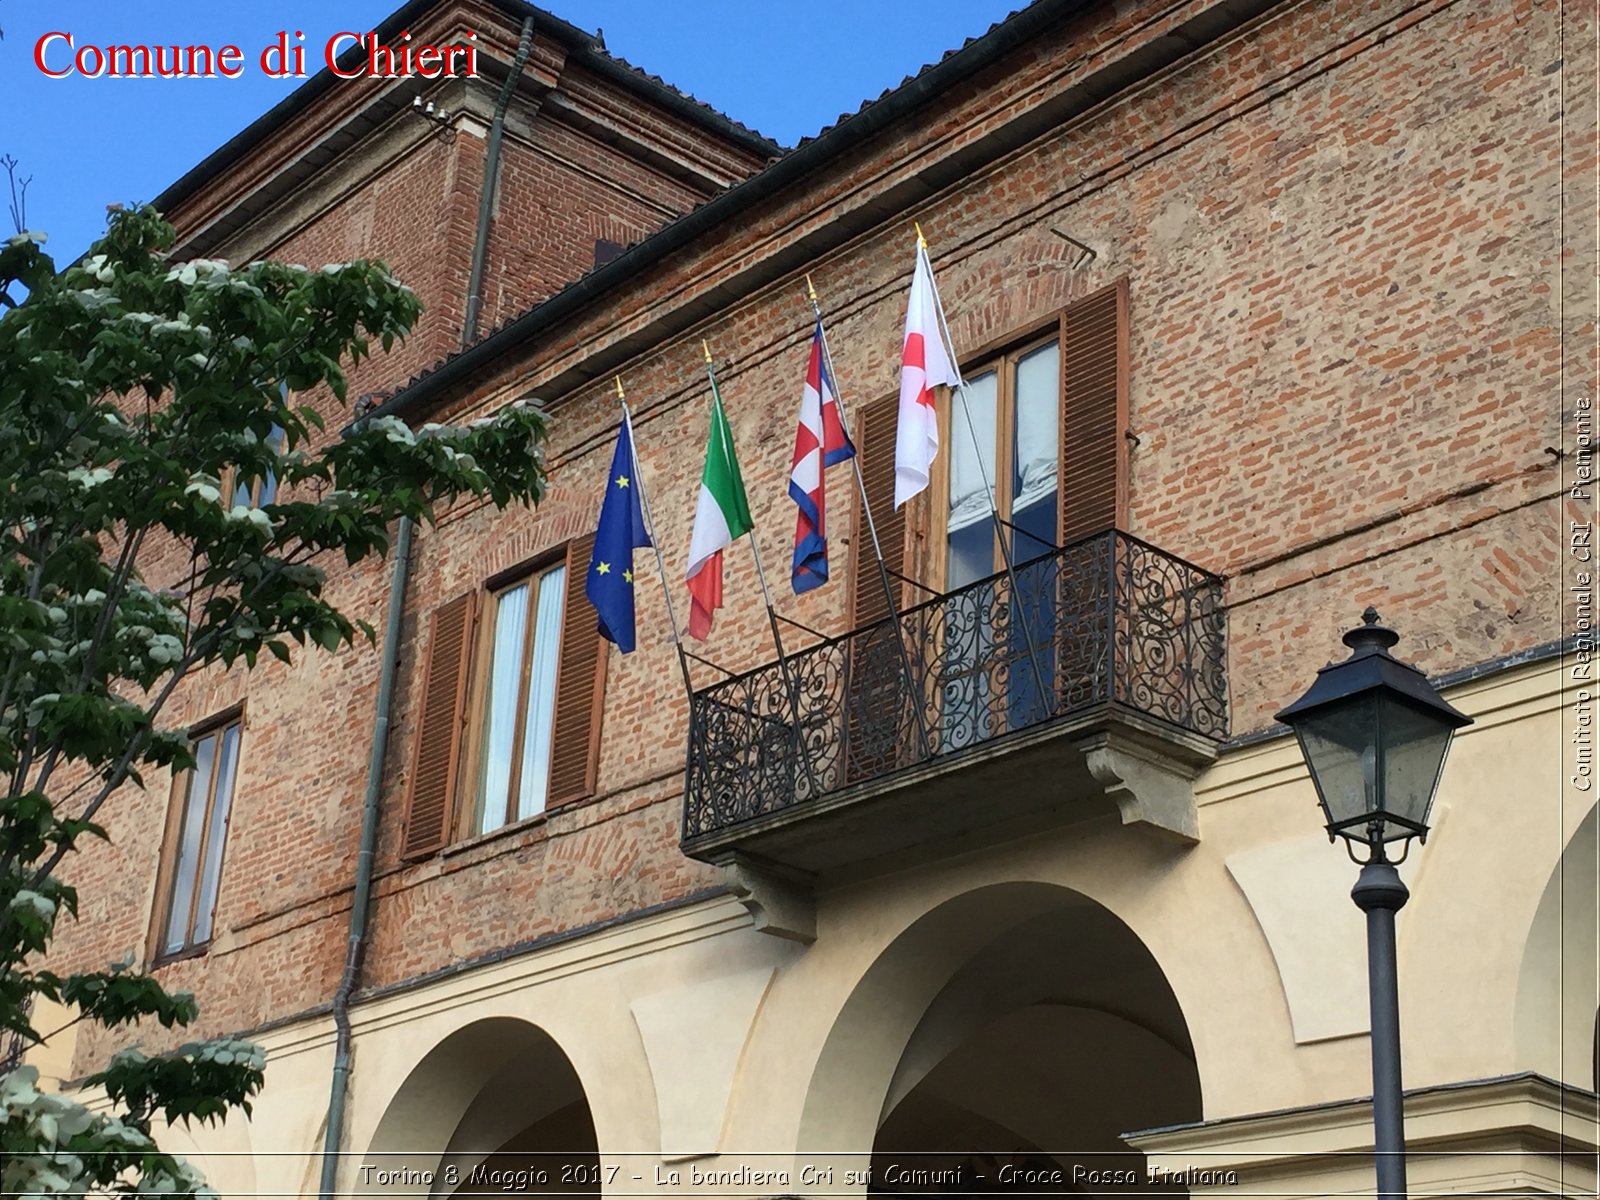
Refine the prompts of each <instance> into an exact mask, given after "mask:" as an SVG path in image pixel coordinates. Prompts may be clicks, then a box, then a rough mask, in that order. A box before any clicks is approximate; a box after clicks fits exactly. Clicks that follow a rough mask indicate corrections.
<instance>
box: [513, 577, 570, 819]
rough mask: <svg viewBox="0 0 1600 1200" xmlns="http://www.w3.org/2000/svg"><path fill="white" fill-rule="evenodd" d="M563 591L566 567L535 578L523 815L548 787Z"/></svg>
mask: <svg viewBox="0 0 1600 1200" xmlns="http://www.w3.org/2000/svg"><path fill="white" fill-rule="evenodd" d="M566 592H567V569H566V567H557V568H555V570H553V571H547V572H545V574H544V576H543V578H541V579H540V580H539V609H538V612H537V614H536V616H535V618H534V619H535V622H536V623H535V625H534V627H533V669H532V670H530V671H529V672H528V727H527V729H525V730H524V731H523V735H522V785H521V788H520V791H521V793H522V795H521V796H520V797H519V798H518V801H517V812H518V813H519V814H520V815H521V816H524V817H527V816H532V815H533V814H534V813H536V812H541V811H543V809H544V802H545V796H546V794H547V793H548V792H549V790H550V735H551V733H552V732H553V731H554V727H555V707H556V660H557V658H558V657H559V653H560V650H561V610H562V607H563V605H564V602H565V600H566Z"/></svg>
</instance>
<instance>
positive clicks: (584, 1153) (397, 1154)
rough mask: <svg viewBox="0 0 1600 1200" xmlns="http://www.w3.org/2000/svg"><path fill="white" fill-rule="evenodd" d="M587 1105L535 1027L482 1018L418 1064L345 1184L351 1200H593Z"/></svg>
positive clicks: (593, 1146)
mask: <svg viewBox="0 0 1600 1200" xmlns="http://www.w3.org/2000/svg"><path fill="white" fill-rule="evenodd" d="M599 1179H600V1165H599V1153H598V1145H597V1139H596V1137H595V1129H594V1120H593V1118H592V1116H591V1114H590V1111H589V1102H588V1097H587V1096H586V1094H585V1092H584V1089H583V1084H582V1082H581V1081H580V1080H579V1078H578V1074H577V1072H576V1071H575V1070H574V1069H573V1066H572V1063H571V1062H570V1061H569V1060H568V1058H567V1056H566V1054H565V1053H564V1052H563V1051H562V1049H561V1047H560V1046H558V1045H557V1044H556V1042H555V1040H554V1039H553V1038H552V1037H550V1035H549V1034H547V1033H545V1032H544V1030H542V1029H540V1028H539V1027H538V1026H536V1025H532V1024H530V1023H528V1022H526V1021H520V1020H517V1019H515V1018H512V1017H491V1018H487V1019H485V1020H481V1021H476V1022H473V1023H472V1024H470V1025H467V1026H465V1027H464V1028H462V1029H458V1030H456V1031H455V1032H454V1033H452V1034H450V1035H449V1036H448V1037H446V1038H444V1040H442V1041H441V1042H440V1043H439V1044H438V1045H436V1046H435V1047H434V1048H433V1049H432V1050H430V1051H429V1052H428V1053H427V1054H426V1055H424V1056H423V1058H422V1060H421V1061H420V1062H418V1063H417V1065H416V1067H415V1068H413V1069H412V1071H411V1073H410V1074H409V1075H408V1076H407V1077H406V1080H405V1082H404V1083H403V1084H402V1085H401V1086H400V1089H399V1090H398V1091H397V1092H396V1093H395V1095H394V1097H393V1099H392V1100H391V1101H390V1103H389V1106H388V1108H387V1109H386V1110H385V1111H384V1115H383V1117H382V1119H381V1120H380V1121H379V1122H378V1126H377V1129H376V1130H375V1132H374V1134H373V1137H372V1141H371V1144H370V1145H369V1147H368V1149H367V1152H366V1153H365V1154H364V1155H363V1158H362V1166H361V1168H359V1169H358V1171H357V1178H356V1179H355V1180H354V1181H353V1183H354V1190H355V1191H357V1192H359V1193H367V1194H372V1193H378V1192H390V1193H392V1192H393V1191H394V1189H395V1188H396V1187H397V1186H404V1187H406V1188H409V1189H413V1190H416V1189H420V1188H421V1187H424V1186H425V1187H426V1188H427V1189H428V1194H429V1195H433V1196H450V1195H454V1194H455V1193H456V1192H458V1191H460V1192H463V1193H477V1192H485V1191H487V1192H507V1193H513V1192H514V1193H519V1194H530V1193H531V1194H540V1193H550V1192H555V1193H561V1194H565V1195H587V1194H593V1195H598V1194H599V1191H600V1188H599Z"/></svg>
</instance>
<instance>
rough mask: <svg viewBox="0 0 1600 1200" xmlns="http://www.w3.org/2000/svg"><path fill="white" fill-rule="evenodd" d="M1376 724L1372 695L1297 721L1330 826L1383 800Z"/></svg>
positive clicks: (1313, 778)
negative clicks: (1379, 774) (1379, 792)
mask: <svg viewBox="0 0 1600 1200" xmlns="http://www.w3.org/2000/svg"><path fill="white" fill-rule="evenodd" d="M1377 725H1378V722H1377V707H1376V705H1375V704H1374V703H1373V700H1372V697H1371V696H1357V697H1354V698H1352V699H1351V700H1350V701H1349V702H1347V703H1344V704H1337V705H1331V706H1329V707H1327V708H1324V709H1321V710H1319V711H1317V712H1314V713H1310V714H1307V715H1306V716H1304V717H1301V718H1300V719H1299V720H1298V721H1297V722H1296V723H1295V732H1296V733H1297V734H1299V736H1300V748H1301V750H1302V751H1304V753H1305V756H1306V763H1307V764H1308V765H1309V766H1310V768H1311V778H1312V780H1313V781H1314V782H1315V783H1316V785H1317V795H1318V796H1320V797H1321V799H1322V807H1323V809H1324V810H1325V812H1326V815H1327V818H1328V824H1330V825H1337V824H1340V823H1341V822H1344V821H1348V820H1351V819H1352V818H1354V817H1359V816H1362V815H1364V814H1366V813H1370V812H1372V811H1374V810H1375V809H1376V808H1377V807H1378V805H1379V803H1380V797H1379V795H1378V778H1377V776H1378V754H1377V745H1378V729H1377Z"/></svg>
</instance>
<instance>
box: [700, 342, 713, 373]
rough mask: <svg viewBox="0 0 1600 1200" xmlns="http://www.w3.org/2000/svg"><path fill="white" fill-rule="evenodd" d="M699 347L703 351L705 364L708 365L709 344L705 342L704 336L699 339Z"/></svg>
mask: <svg viewBox="0 0 1600 1200" xmlns="http://www.w3.org/2000/svg"><path fill="white" fill-rule="evenodd" d="M700 349H702V350H704V351H705V355H706V365H707V366H710V365H711V346H710V345H709V344H708V343H707V342H706V340H705V338H701V339H700Z"/></svg>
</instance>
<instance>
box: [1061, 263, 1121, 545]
mask: <svg viewBox="0 0 1600 1200" xmlns="http://www.w3.org/2000/svg"><path fill="white" fill-rule="evenodd" d="M1127 427H1128V281H1127V280H1126V279H1122V280H1118V281H1117V282H1116V283H1114V284H1112V285H1111V286H1110V287H1107V288H1102V289H1101V290H1100V291H1098V292H1095V293H1094V294H1093V295H1092V296H1087V297H1085V298H1084V299H1082V300H1080V301H1078V302H1077V303H1076V304H1074V305H1072V306H1071V307H1070V308H1068V309H1066V311H1064V312H1063V313H1062V314H1061V544H1062V545H1067V544H1068V543H1070V542H1075V541H1077V540H1078V539H1079V538H1083V537H1088V536H1089V535H1091V534H1095V533H1101V532H1104V531H1105V530H1107V529H1112V528H1114V527H1117V526H1120V525H1123V524H1125V523H1126V515H1127V495H1128V443H1127V439H1126V438H1124V437H1123V436H1122V433H1123V430H1125V429H1126V428H1127Z"/></svg>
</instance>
